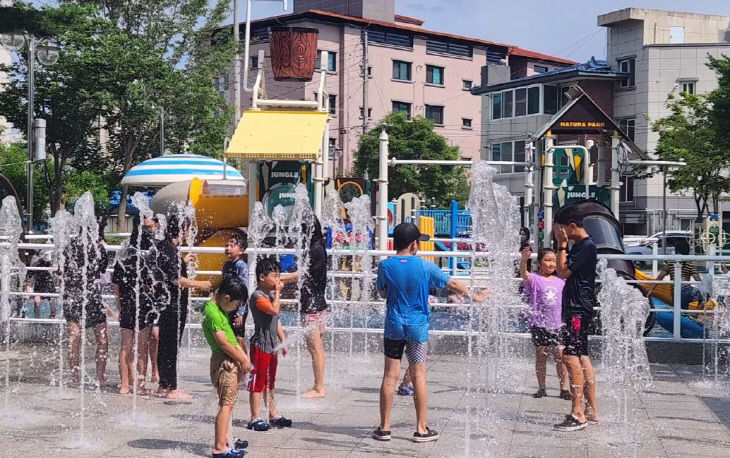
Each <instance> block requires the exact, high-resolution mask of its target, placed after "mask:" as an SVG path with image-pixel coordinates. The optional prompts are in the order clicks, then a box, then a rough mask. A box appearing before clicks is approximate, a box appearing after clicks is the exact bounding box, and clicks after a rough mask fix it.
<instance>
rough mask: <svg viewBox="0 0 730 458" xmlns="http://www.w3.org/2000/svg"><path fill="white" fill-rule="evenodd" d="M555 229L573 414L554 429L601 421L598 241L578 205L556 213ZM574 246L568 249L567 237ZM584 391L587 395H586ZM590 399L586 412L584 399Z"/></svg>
mask: <svg viewBox="0 0 730 458" xmlns="http://www.w3.org/2000/svg"><path fill="white" fill-rule="evenodd" d="M555 220H556V223H555V227H554V229H553V234H555V239H556V241H557V242H558V262H557V273H558V276H559V277H560V278H562V279H564V280H565V288H564V289H563V326H564V327H563V345H564V346H565V349H564V350H563V360H564V361H565V366H566V367H567V368H568V375H569V377H570V387H571V391H572V394H573V406H572V409H571V412H570V414H568V415H566V416H565V420H563V422H562V423H559V424H556V425H555V429H558V430H561V431H577V430H579V429H583V428H585V427H586V426H587V425H588V422H594V423H595V422H598V408H597V406H596V373H595V371H594V370H593V365H592V364H591V359H590V358H589V357H588V335H589V334H590V332H591V327H592V324H591V323H592V321H593V307H594V305H595V301H596V297H595V288H596V264H597V262H598V258H597V250H596V244H595V243H593V240H592V239H591V237H590V236H589V235H588V232H586V230H585V228H584V227H583V217H582V215H580V214H578V212H577V209H576V208H575V207H565V208H564V209H563V210H562V211H560V212H559V213H558V214H557V215H556V218H555ZM569 240H572V241H573V242H574V243H573V246H572V248H571V249H570V253H568V241H569ZM584 395H585V398H584ZM584 399H585V401H587V403H588V408H589V409H590V410H589V412H588V413H587V414H586V412H585V408H584V406H583V402H584Z"/></svg>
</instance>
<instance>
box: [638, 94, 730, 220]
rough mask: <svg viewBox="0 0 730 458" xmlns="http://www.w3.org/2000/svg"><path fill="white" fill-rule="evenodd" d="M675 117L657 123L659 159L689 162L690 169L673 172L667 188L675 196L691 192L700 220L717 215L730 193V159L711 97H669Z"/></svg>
mask: <svg viewBox="0 0 730 458" xmlns="http://www.w3.org/2000/svg"><path fill="white" fill-rule="evenodd" d="M667 107H668V108H669V110H670V112H671V114H670V115H669V116H667V117H665V118H662V119H659V120H657V121H656V122H654V123H653V125H652V127H653V130H654V131H655V132H658V133H659V142H658V143H657V155H658V156H659V158H660V159H662V160H666V161H685V162H686V163H687V165H686V166H684V167H681V168H677V169H673V170H670V171H669V172H668V178H667V184H668V185H669V188H670V189H671V190H672V191H673V192H681V191H689V192H691V193H692V196H693V198H694V201H695V206H696V208H697V216H698V217H702V216H703V215H705V213H707V212H708V211H709V206H710V205H712V211H713V212H714V213H717V212H718V210H719V200H720V195H721V194H722V193H723V192H727V191H728V190H729V189H730V180H729V179H728V178H727V177H726V176H724V174H723V171H724V170H725V169H726V168H727V166H728V165H730V156H729V155H727V154H725V153H724V151H723V149H722V148H721V147H720V146H719V145H718V142H717V132H716V130H715V123H714V122H713V120H712V118H711V116H712V106H711V104H710V103H709V101H708V97H706V96H703V95H691V94H687V93H681V94H680V95H679V97H678V98H677V97H675V96H673V95H670V96H669V99H668V102H667Z"/></svg>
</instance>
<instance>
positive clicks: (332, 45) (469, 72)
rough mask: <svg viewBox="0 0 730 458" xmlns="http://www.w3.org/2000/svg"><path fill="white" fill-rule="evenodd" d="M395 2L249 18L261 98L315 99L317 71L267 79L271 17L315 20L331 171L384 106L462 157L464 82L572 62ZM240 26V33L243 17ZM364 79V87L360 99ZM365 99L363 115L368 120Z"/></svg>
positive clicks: (466, 121) (350, 161) (476, 122)
mask: <svg viewBox="0 0 730 458" xmlns="http://www.w3.org/2000/svg"><path fill="white" fill-rule="evenodd" d="M393 4H394V1H393V0H362V1H352V2H349V1H348V2H343V1H338V0H296V1H295V5H294V13H293V14H288V15H284V16H277V17H271V18H266V19H261V20H258V21H253V22H252V27H251V42H252V43H255V44H254V45H253V46H252V47H251V57H250V65H251V68H252V71H250V73H249V75H248V85H249V87H250V86H252V85H253V83H254V80H255V78H256V73H257V68H256V67H257V66H258V57H257V54H258V51H259V50H260V49H264V50H265V51H266V59H267V65H266V68H267V79H266V91H267V98H286V99H291V100H313V99H314V98H315V97H316V91H317V89H318V87H319V79H320V76H319V74H318V73H317V72H315V76H314V79H313V80H312V81H311V82H306V83H293V82H284V83H282V82H276V81H274V79H273V76H272V75H271V74H270V68H271V66H270V62H268V59H269V52H268V27H270V26H275V25H290V26H298V27H314V28H317V29H319V44H318V48H319V49H320V50H324V51H327V52H328V59H327V60H328V62H326V63H325V65H326V66H327V70H328V72H327V90H328V92H329V94H330V113H331V117H332V119H331V121H330V150H331V154H330V158H332V161H333V163H332V165H331V167H333V169H331V170H332V172H331V173H333V175H334V176H340V175H343V174H346V173H347V172H348V171H350V170H352V168H353V166H354V157H353V152H354V151H355V150H356V149H357V146H358V139H359V137H360V135H361V133H362V132H363V128H368V129H369V128H372V127H373V126H374V125H375V124H376V123H377V122H379V121H380V120H381V119H382V118H383V117H384V116H385V115H387V114H388V113H390V112H391V111H404V112H407V113H408V114H409V115H410V116H423V117H426V118H429V119H431V120H433V121H434V122H435V123H436V126H437V127H436V131H437V132H438V133H439V134H441V135H443V136H445V137H446V138H447V139H448V140H449V142H450V143H451V144H453V145H456V146H459V148H460V149H461V153H462V157H463V158H465V159H466V158H470V159H478V158H479V157H480V138H481V134H482V132H481V129H482V122H481V116H482V115H481V101H480V97H478V96H474V95H472V94H471V92H470V89H471V88H472V87H473V86H477V85H483V84H486V83H487V82H488V79H489V75H490V74H492V75H494V74H495V73H494V72H498V73H504V72H507V73H509V74H511V75H512V77H520V76H527V75H531V74H533V73H539V72H546V71H550V70H554V69H556V68H558V67H563V66H566V65H570V64H573V62H572V61H569V60H565V59H561V58H557V57H552V56H548V55H544V54H540V53H535V52H531V51H527V50H524V49H520V48H518V47H515V46H510V45H505V44H500V43H494V42H491V41H487V40H482V39H477V38H470V37H464V36H458V35H452V34H447V33H442V32H436V31H432V30H427V29H425V28H423V27H422V25H423V21H421V20H418V19H415V18H410V17H405V16H400V15H397V14H395V12H394V7H393ZM310 8H312V9H310ZM313 8H318V9H313ZM325 10H326V11H325ZM240 33H241V40H242V41H243V39H244V37H243V34H244V24H241V27H240ZM365 54H367V65H364V62H365ZM363 67H365V72H366V75H367V78H365V77H364V73H363V70H364V69H363ZM242 75H243V73H242ZM242 78H243V76H242ZM227 82H228V79H227V78H221V81H220V82H219V90H220V91H221V92H228V90H229V85H228V84H227ZM366 86H367V93H368V97H367V100H365V101H364V100H363V92H364V90H365V87H366ZM226 95H228V94H226ZM241 97H242V106H243V107H244V108H245V107H248V106H250V104H251V95H250V93H247V92H243V91H242V94H241ZM363 107H365V109H367V114H368V118H369V119H368V123H367V126H365V125H364V124H365V123H364V119H363V114H364V108H363Z"/></svg>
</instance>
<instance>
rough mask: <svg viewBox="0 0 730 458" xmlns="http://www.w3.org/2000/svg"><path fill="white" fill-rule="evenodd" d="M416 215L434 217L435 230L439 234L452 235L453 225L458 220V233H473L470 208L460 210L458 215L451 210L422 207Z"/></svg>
mask: <svg viewBox="0 0 730 458" xmlns="http://www.w3.org/2000/svg"><path fill="white" fill-rule="evenodd" d="M416 216H418V217H421V216H426V217H429V218H433V219H434V227H435V232H436V234H438V235H450V234H451V225H452V224H453V221H454V219H455V220H456V234H457V235H464V234H469V233H471V213H470V212H469V210H459V211H457V212H456V215H454V213H453V212H452V211H451V210H443V209H425V208H424V209H420V210H418V211H416Z"/></svg>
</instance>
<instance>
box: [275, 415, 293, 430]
mask: <svg viewBox="0 0 730 458" xmlns="http://www.w3.org/2000/svg"><path fill="white" fill-rule="evenodd" d="M269 424H270V425H271V426H276V427H277V428H289V427H291V424H292V421H291V420H289V419H288V418H284V417H276V418H272V419H270V420H269Z"/></svg>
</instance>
